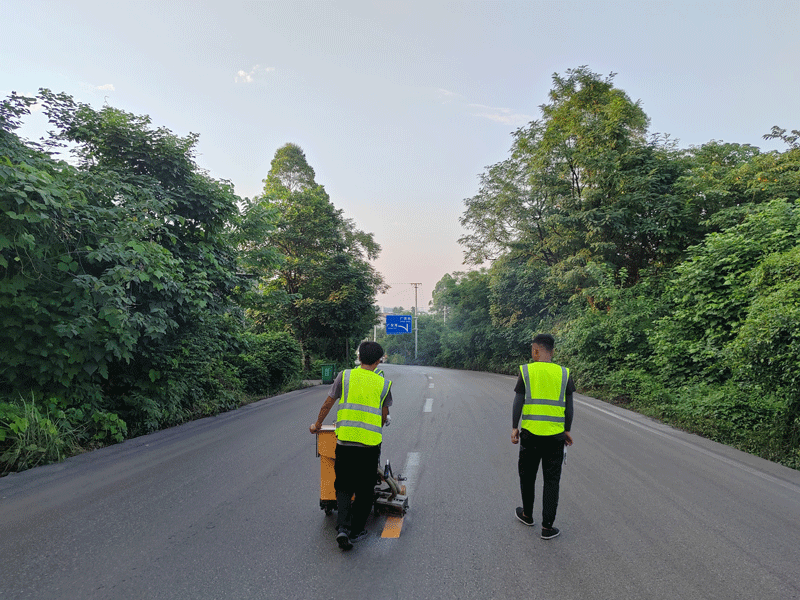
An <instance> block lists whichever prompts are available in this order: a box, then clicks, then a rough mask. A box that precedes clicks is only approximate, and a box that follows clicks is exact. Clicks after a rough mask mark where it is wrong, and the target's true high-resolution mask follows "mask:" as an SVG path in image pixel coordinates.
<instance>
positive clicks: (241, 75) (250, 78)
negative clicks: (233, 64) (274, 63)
mask: <svg viewBox="0 0 800 600" xmlns="http://www.w3.org/2000/svg"><path fill="white" fill-rule="evenodd" d="M274 70H275V67H262V66H261V65H255V66H254V67H253V68H252V69H250V70H249V71H245V70H244V69H239V70H238V71H237V72H236V83H253V82H254V81H255V80H256V79H257V78H258V76H259V75H263V74H265V73H271V72H272V71H274Z"/></svg>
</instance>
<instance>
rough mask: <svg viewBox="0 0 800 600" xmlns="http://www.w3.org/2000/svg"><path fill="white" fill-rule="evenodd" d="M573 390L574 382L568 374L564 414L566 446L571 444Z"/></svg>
mask: <svg viewBox="0 0 800 600" xmlns="http://www.w3.org/2000/svg"><path fill="white" fill-rule="evenodd" d="M574 391H575V382H574V381H572V375H570V376H569V379H568V380H567V389H566V398H565V400H566V404H567V406H566V410H565V414H564V442H565V443H566V444H567V446H572V434H571V433H570V430H571V429H572V415H573V414H574V408H573V402H572V393H573V392H574Z"/></svg>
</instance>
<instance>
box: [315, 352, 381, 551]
mask: <svg viewBox="0 0 800 600" xmlns="http://www.w3.org/2000/svg"><path fill="white" fill-rule="evenodd" d="M358 357H359V360H360V361H361V365H360V366H359V367H358V368H356V369H347V370H345V371H342V372H341V373H339V375H337V376H336V380H335V381H334V382H333V385H332V386H331V388H330V390H329V391H328V397H327V398H326V399H325V402H324V403H323V404H322V408H321V409H320V411H319V417H318V418H317V421H316V422H315V423H313V424H312V425H311V427H310V428H309V430H310V431H311V433H317V432H318V431H319V430H320V428H321V427H322V422H323V421H324V420H325V417H326V416H327V415H328V413H329V412H330V410H331V409H332V408H333V406H334V404H336V403H337V401H338V408H337V413H336V460H335V462H334V471H335V475H336V480H335V481H334V488H335V489H336V504H337V517H336V542H337V543H338V544H339V547H340V548H341V549H342V550H349V549H350V548H352V547H353V542H358V541H361V540H362V539H364V538H365V537H366V536H367V531H366V529H364V526H365V525H366V523H367V517H368V516H369V512H370V510H371V509H372V503H373V500H374V490H375V483H376V478H377V470H378V466H379V464H380V456H381V440H382V431H383V425H384V424H385V423H386V418H387V416H388V414H389V406H391V404H392V392H391V387H392V382H391V381H389V380H388V379H385V378H384V377H381V376H380V375H376V374H375V367H377V366H378V364H379V363H380V361H381V358H382V357H383V348H382V347H381V345H380V344H378V343H376V342H362V343H361V345H360V346H359V347H358ZM353 494H355V500H352V498H353Z"/></svg>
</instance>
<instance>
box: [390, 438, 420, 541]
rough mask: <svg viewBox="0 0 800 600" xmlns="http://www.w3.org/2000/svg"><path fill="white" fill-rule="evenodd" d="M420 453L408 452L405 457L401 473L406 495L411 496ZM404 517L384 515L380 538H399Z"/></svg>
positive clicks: (415, 480)
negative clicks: (384, 520) (384, 519)
mask: <svg viewBox="0 0 800 600" xmlns="http://www.w3.org/2000/svg"><path fill="white" fill-rule="evenodd" d="M419 462H420V453H419V452H409V453H408V458H406V466H405V468H404V469H403V472H402V473H401V475H402V476H403V477H405V481H404V482H403V484H404V485H405V486H406V495H407V496H409V497H410V496H411V491H412V490H413V489H414V486H415V485H416V482H417V471H419ZM404 518H405V517H394V516H389V517H386V524H385V525H384V526H383V532H382V533H381V537H382V538H399V537H400V532H401V531H402V530H403V519H404Z"/></svg>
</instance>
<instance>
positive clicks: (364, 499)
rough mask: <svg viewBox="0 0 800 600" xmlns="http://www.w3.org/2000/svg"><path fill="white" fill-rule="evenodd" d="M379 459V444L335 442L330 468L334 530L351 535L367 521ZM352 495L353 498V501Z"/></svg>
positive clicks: (359, 529)
mask: <svg viewBox="0 0 800 600" xmlns="http://www.w3.org/2000/svg"><path fill="white" fill-rule="evenodd" d="M380 459H381V446H380V444H378V445H377V446H342V445H340V444H337V445H336V462H335V463H334V471H335V473H336V480H335V481H334V483H333V487H334V488H335V489H336V504H337V515H336V529H337V531H342V530H346V531H349V532H352V533H353V534H354V535H356V534H359V533H361V531H363V529H364V525H366V523H367V517H369V511H370V510H371V509H372V503H373V501H374V500H375V483H376V481H377V477H378V465H379V463H380ZM353 494H355V500H353V499H352V498H353Z"/></svg>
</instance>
